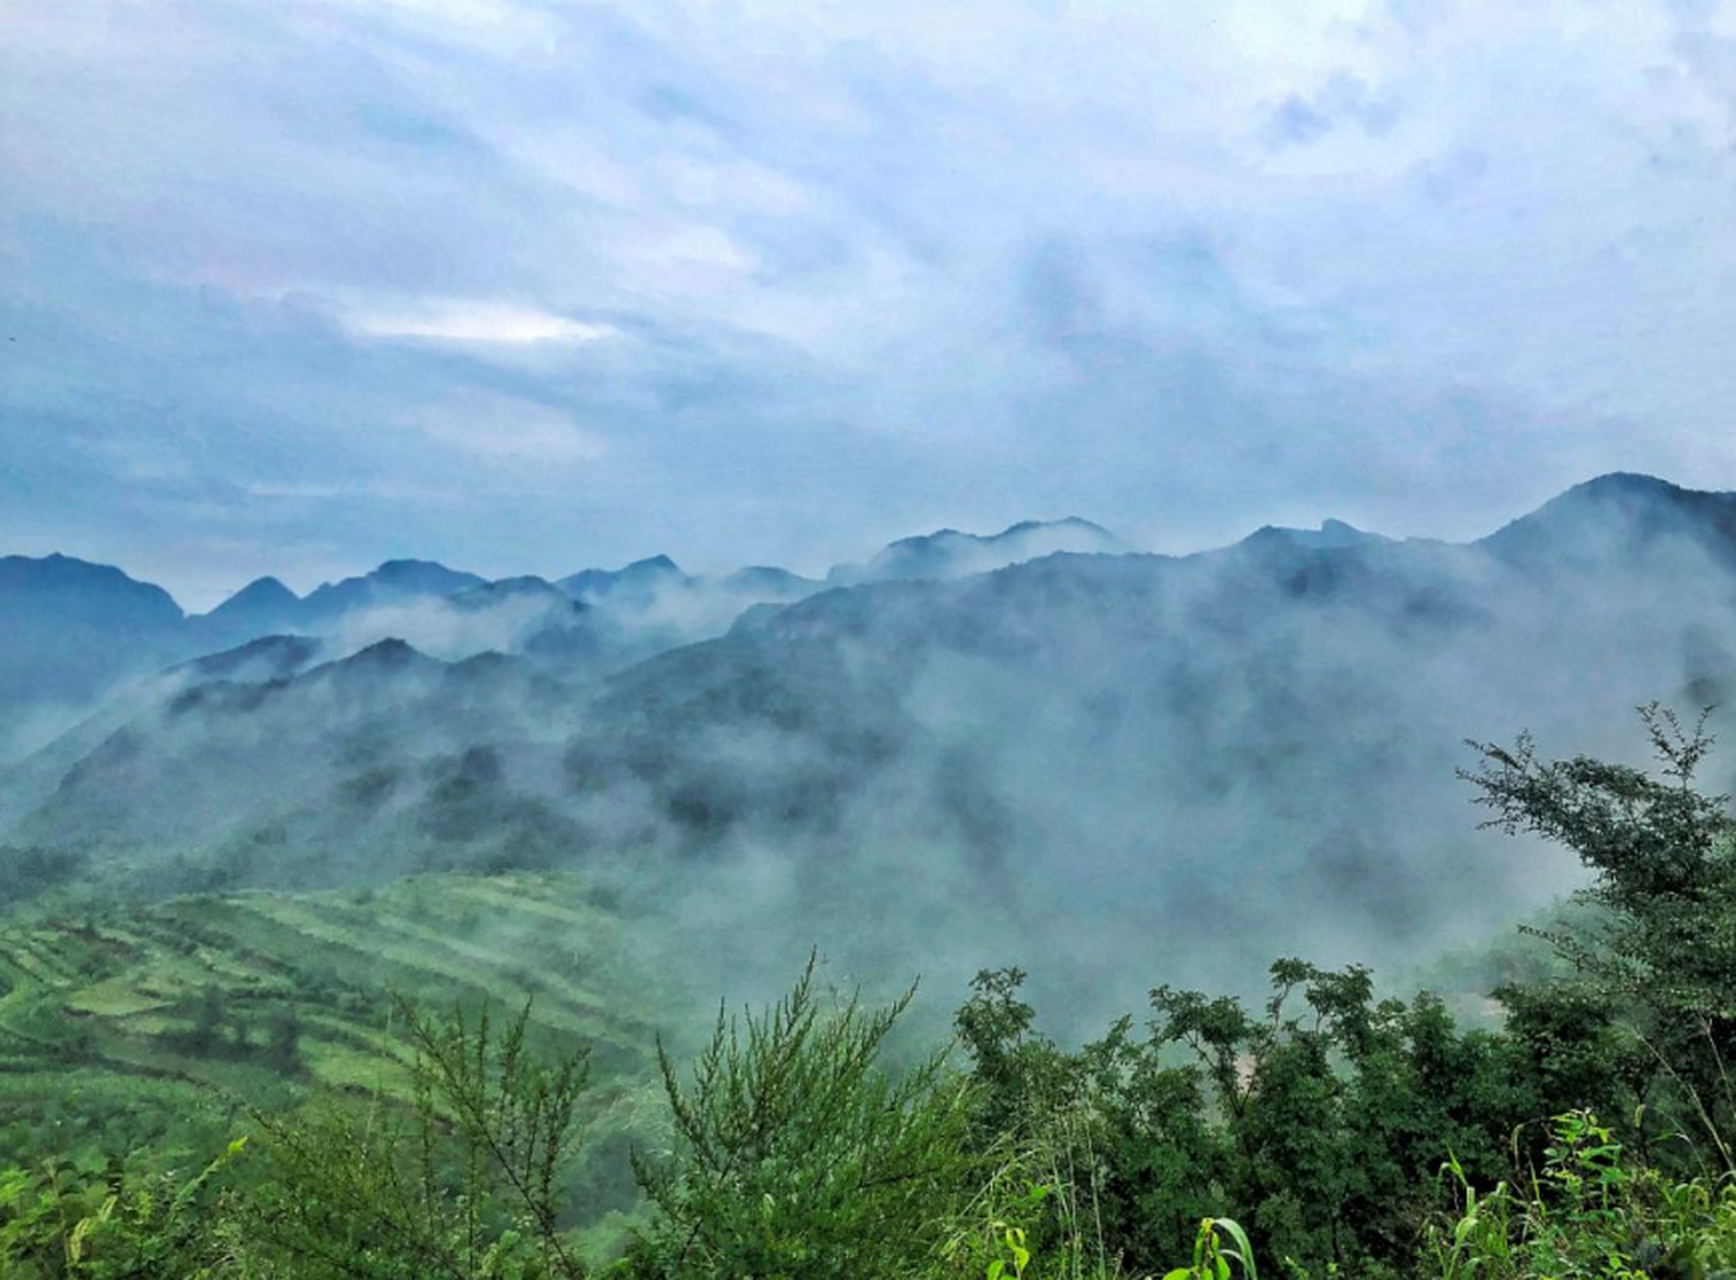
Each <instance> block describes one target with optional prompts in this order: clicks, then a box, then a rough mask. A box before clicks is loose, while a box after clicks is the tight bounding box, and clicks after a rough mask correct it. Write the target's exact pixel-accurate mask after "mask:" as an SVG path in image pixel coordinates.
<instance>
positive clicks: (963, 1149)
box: [0, 709, 1736, 1280]
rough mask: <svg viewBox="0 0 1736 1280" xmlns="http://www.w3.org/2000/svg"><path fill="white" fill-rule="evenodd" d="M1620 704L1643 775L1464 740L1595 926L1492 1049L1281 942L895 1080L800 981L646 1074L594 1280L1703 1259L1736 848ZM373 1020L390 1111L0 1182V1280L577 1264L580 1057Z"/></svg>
mask: <svg viewBox="0 0 1736 1280" xmlns="http://www.w3.org/2000/svg"><path fill="white" fill-rule="evenodd" d="M1646 718H1647V725H1648V728H1649V730H1650V732H1651V735H1652V740H1653V743H1654V746H1655V747H1656V748H1657V750H1658V752H1659V755H1660V758H1661V761H1662V764H1663V766H1664V768H1663V771H1662V777H1661V778H1653V777H1651V776H1649V775H1647V774H1645V773H1643V772H1641V771H1638V770H1633V769H1629V768H1625V767H1620V766H1611V765H1606V764H1602V763H1600V762H1596V761H1586V760H1573V761H1567V762H1556V763H1550V764H1545V763H1542V762H1539V761H1538V760H1537V759H1536V757H1535V755H1534V754H1533V752H1532V750H1531V747H1530V744H1529V743H1528V742H1527V741H1524V740H1522V741H1521V742H1520V743H1519V745H1518V747H1517V748H1516V749H1514V750H1512V751H1507V750H1503V749H1500V748H1496V747H1484V748H1482V752H1483V767H1482V768H1481V770H1480V771H1478V772H1477V773H1475V774H1474V775H1471V777H1472V780H1473V782H1474V783H1475V784H1476V786H1477V788H1478V795H1479V797H1480V798H1481V799H1482V800H1483V801H1484V802H1485V803H1487V804H1488V805H1490V806H1491V807H1492V808H1493V810H1494V812H1495V820H1496V822H1497V823H1498V824H1499V825H1503V826H1507V827H1510V828H1513V829H1516V830H1517V829H1529V830H1534V831H1538V832H1541V833H1542V834H1544V835H1546V836H1549V837H1551V838H1553V839H1556V840H1559V841H1561V842H1563V843H1565V844H1567V845H1569V846H1570V847H1572V848H1573V849H1575V850H1576V851H1577V852H1578V853H1579V854H1580V855H1581V857H1582V858H1583V859H1584V860H1585V861H1586V863H1587V865H1588V866H1589V867H1590V868H1591V869H1592V870H1593V871H1594V873H1595V875H1596V880H1595V883H1594V884H1593V886H1592V888H1591V889H1590V890H1589V891H1588V897H1589V898H1590V899H1591V900H1592V902H1593V904H1594V905H1595V906H1596V907H1597V908H1598V911H1597V913H1596V914H1595V916H1594V917H1593V918H1594V919H1595V920H1596V921H1598V922H1599V927H1598V930H1597V931H1595V932H1586V931H1579V932H1574V933H1570V934H1569V933H1563V934H1561V935H1560V936H1552V941H1554V942H1555V943H1556V944H1557V946H1558V947H1559V948H1560V950H1561V951H1562V953H1563V954H1564V955H1565V956H1566V957H1567V958H1568V959H1569V960H1570V961H1571V963H1572V966H1573V972H1574V977H1573V978H1572V979H1571V980H1569V981H1565V982H1562V983H1557V984H1554V985H1548V986H1540V987H1531V988H1523V989H1521V988H1510V989H1504V990H1503V991H1501V992H1500V993H1498V994H1499V998H1500V1000H1501V1001H1502V1003H1503V1004H1504V1005H1505V1007H1506V1010H1507V1013H1508V1017H1507V1019H1506V1024H1505V1026H1504V1027H1503V1028H1502V1029H1501V1030H1499V1031H1480V1030H1471V1031H1466V1030H1462V1029H1460V1028H1459V1027H1457V1026H1456V1025H1454V1023H1453V1020H1452V1018H1451V1017H1450V1016H1449V1015H1448V1014H1447V1012H1446V1010H1445V1008H1444V1007H1443V1006H1442V1005H1441V1003H1440V1002H1439V1001H1437V1000H1434V999H1432V998H1431V997H1428V996H1426V995H1424V996H1419V997H1417V998H1415V999H1413V1000H1410V1001H1408V1002H1401V1001H1396V1000H1388V999H1380V998H1378V996H1377V993H1376V991H1375V988H1374V984H1373V981H1372V979H1371V977H1370V975H1369V974H1368V973H1367V972H1366V971H1364V970H1362V969H1359V968H1355V967H1352V968H1349V969H1345V970H1340V971H1331V970H1324V969H1320V968H1317V967H1315V966H1312V965H1309V964H1306V963H1303V962H1301V961H1296V960H1285V961H1280V962H1279V963H1278V964H1276V965H1274V966H1273V969H1272V978H1273V990H1272V995H1271V998H1270V999H1269V1000H1268V1001H1267V1002H1266V1003H1265V1005H1264V1007H1263V1008H1260V1009H1257V1010H1249V1009H1248V1008H1246V1007H1245V1006H1244V1005H1243V1004H1242V1003H1241V1002H1240V1001H1238V1000H1235V999H1231V998H1227V997H1210V996H1207V995H1205V994H1202V993H1199V992H1188V991H1176V990H1173V989H1171V988H1169V987H1163V986H1160V987H1157V988H1155V989H1154V990H1153V991H1152V993H1151V1001H1150V1010H1149V1016H1148V1018H1147V1019H1146V1020H1145V1022H1144V1023H1143V1024H1142V1025H1140V1026H1138V1027H1136V1026H1135V1024H1134V1022H1133V1020H1132V1019H1125V1018H1124V1019H1122V1020H1120V1021H1118V1022H1116V1023H1115V1024H1113V1025H1112V1026H1111V1027H1110V1028H1109V1029H1108V1031H1107V1033H1106V1034H1105V1035H1104V1036H1103V1037H1102V1038H1100V1039H1099V1040H1097V1041H1095V1042H1093V1043H1090V1044H1087V1045H1085V1046H1084V1047H1082V1048H1079V1049H1069V1048H1065V1047H1063V1046H1061V1045H1058V1044H1056V1043H1054V1042H1053V1041H1051V1040H1049V1039H1048V1038H1046V1037H1044V1036H1043V1035H1041V1034H1040V1033H1039V1032H1038V1030H1037V1022H1036V1011H1035V1010H1034V1009H1033V1008H1032V1007H1031V1006H1029V1005H1028V1004H1027V1003H1025V1002H1024V1001H1023V999H1022V998H1021V983H1022V979H1023V975H1022V974H1021V973H1019V972H1018V971H1017V970H1000V971H991V972H985V973H984V974H982V975H980V976H979V978H978V980H977V982H976V984H975V989H974V994H973V996H972V998H971V999H970V1001H969V1002H968V1003H967V1004H966V1005H965V1006H964V1007H963V1008H962V1009H961V1010H960V1011H959V1015H958V1019H957V1027H958V1042H959V1047H960V1049H961V1050H962V1053H961V1055H960V1057H959V1059H958V1060H957V1061H956V1062H955V1063H952V1064H949V1061H948V1060H947V1058H946V1057H944V1056H934V1057H931V1058H927V1059H924V1060H922V1061H921V1062H919V1063H917V1064H916V1065H914V1066H909V1067H905V1068H904V1069H901V1070H891V1069H889V1068H888V1067H887V1066H886V1065H885V1064H884V1063H883V1061H882V1051H883V1049H884V1047H885V1043H886V1038H887V1036H888V1034H889V1032H890V1031H891V1030H892V1028H893V1026H894V1025H895V1023H896V1022H897V1019H898V1017H899V1015H900V1014H901V1012H902V1011H903V1009H904V1008H905V1006H906V1004H907V1003H908V1000H909V995H908V994H907V995H906V996H905V997H904V998H903V999H901V1000H899V1001H897V1002H895V1003H894V1004H893V1005H892V1006H891V1007H889V1008H886V1009H880V1010H875V1009H868V1008H866V1007H863V1006H861V1005H859V1004H858V1003H857V1002H856V1001H855V1000H853V999H845V1000H843V1001H842V1002H836V1003H834V1002H828V1001H824V1000H821V999H820V998H819V997H818V996H817V995H816V993H815V989H814V970H813V965H812V963H810V965H809V967H808V969H807V970H806V971H805V972H804V973H803V974H802V976H801V977H800V978H799V979H798V981H797V983H796V985H795V987H794V989H793V990H792V991H791V993H790V995H789V996H788V997H786V998H785V999H784V1000H783V1001H782V1002H780V1003H779V1004H777V1005H775V1006H774V1007H772V1008H770V1009H768V1010H765V1011H763V1012H761V1013H758V1014H748V1015H745V1016H743V1017H742V1018H739V1019H731V1018H729V1017H726V1016H722V1015H720V1018H719V1021H718V1023H717V1026H716V1028H715V1030H714V1033H713V1036H712V1039H711V1041H710V1043H709V1045H708V1046H707V1047H706V1048H705V1049H704V1050H702V1051H701V1053H700V1054H699V1056H698V1059H697V1061H696V1063H695V1064H694V1066H693V1068H692V1069H691V1071H690V1072H684V1071H682V1070H681V1069H680V1068H678V1067H677V1066H676V1064H675V1063H674V1062H673V1061H672V1060H671V1059H670V1058H669V1056H668V1055H667V1054H660V1055H659V1061H660V1065H661V1068H662V1078H663V1084H664V1091H665V1102H666V1107H667V1126H666V1133H667V1139H666V1141H664V1142H661V1143H659V1144H658V1145H659V1148H660V1149H658V1150H654V1151H650V1152H644V1153H641V1155H640V1156H639V1157H638V1159H637V1160H636V1162H635V1167H636V1173H637V1176H638V1179H639V1181H640V1184H641V1185H642V1187H643V1188H644V1191H645V1193H646V1196H647V1198H648V1201H649V1203H650V1206H651V1213H650V1215H649V1217H648V1219H647V1220H646V1223H645V1225H644V1226H643V1229H642V1230H641V1231H640V1232H639V1233H638V1235H637V1238H636V1239H635V1240H634V1242H633V1243H632V1245H631V1246H630V1247H629V1248H628V1249H627V1251H626V1254H625V1256H624V1257H621V1258H617V1259H615V1260H613V1261H608V1260H592V1262H591V1264H590V1265H591V1266H593V1267H596V1268H597V1270H595V1271H592V1272H591V1273H592V1274H613V1275H616V1276H618V1277H632V1278H633V1280H658V1278H668V1280H677V1278H679V1280H687V1278H689V1277H693V1278H703V1280H724V1278H725V1277H749V1276H752V1277H760V1278H761V1280H776V1278H782V1280H808V1278H809V1277H812V1278H813V1280H820V1278H821V1277H836V1276H843V1275H864V1276H874V1277H889V1278H897V1277H912V1278H916V1277H927V1278H930V1280H978V1278H979V1277H980V1278H981V1280H1007V1277H1014V1278H1015V1280H1039V1278H1042V1280H1049V1278H1051V1277H1053V1278H1056V1280H1059V1278H1062V1277H1067V1278H1070V1280H1083V1278H1085V1277H1092V1278H1094V1280H1108V1278H1110V1277H1133V1276H1163V1277H1165V1280H1232V1277H1241V1276H1246V1277H1248V1278H1249V1280H1258V1273H1259V1271H1261V1270H1264V1271H1265V1272H1266V1273H1267V1274H1268V1275H1269V1276H1273V1275H1276V1276H1279V1277H1282V1278H1284V1280H1303V1278H1305V1277H1327V1276H1357V1277H1374V1278H1379V1277H1388V1276H1392V1277H1398V1276H1440V1277H1442V1280H1460V1278H1468V1277H1493V1278H1494V1280H1532V1278H1536V1280H1544V1278H1549V1277H1561V1278H1566V1277H1578V1276H1596V1277H1606V1278H1608V1280H1634V1278H1637V1277H1648V1278H1650V1280H1676V1278H1684V1280H1713V1277H1717V1276H1721V1275H1730V1274H1732V1271H1733V1268H1736V1190H1733V1189H1732V1185H1731V1183H1730V1181H1729V1179H1730V1176H1731V1174H1730V1165H1731V1157H1730V1147H1729V1145H1728V1144H1727V1142H1726V1140H1725V1137H1724V1135H1726V1134H1728V1133H1730V1132H1732V1129H1731V1124H1732V1121H1736V1097H1733V1094H1732V1089H1731V1084H1730V1081H1729V1078H1728V1073H1727V1070H1726V1065H1725V1064H1726V1063H1727V1062H1728V1061H1729V1058H1730V1053H1731V1052H1732V1051H1733V1050H1736V944H1732V943H1730V941H1729V940H1730V939H1731V938H1732V937H1736V852H1733V845H1732V840H1731V825H1730V820H1729V819H1728V817H1727V816H1726V814H1727V810H1728V804H1727V802H1726V800H1725V799H1724V798H1723V797H1715V796H1714V797H1708V796H1704V795H1702V794H1700V793H1699V792H1698V791H1697V790H1695V788H1694V786H1693V776H1694V772H1695V769H1696V767H1697V766H1698V765H1699V764H1700V762H1701V760H1702V758H1703V757H1704V755H1705V753H1706V750H1707V747H1708V745H1709V744H1708V742H1707V740H1706V739H1705V737H1704V735H1703V734H1702V733H1700V732H1699V731H1698V730H1697V729H1696V730H1684V729H1683V728H1682V726H1681V725H1679V724H1678V723H1677V722H1676V721H1675V720H1674V719H1673V718H1671V717H1669V716H1668V715H1667V714H1666V713H1662V712H1658V711H1656V710H1655V709H1648V711H1647V712H1646ZM401 1018H402V1022H403V1024H404V1025H405V1027H406V1028H407V1034H408V1036H409V1039H410V1040H411V1042H412V1043H413V1044H414V1046H415V1049H416V1058H415V1065H414V1069H413V1078H414V1088H413V1090H412V1091H411V1092H410V1093H409V1095H408V1096H407V1097H403V1096H385V1095H377V1096H375V1097H373V1098H371V1099H364V1100H360V1101H358V1102H356V1103H354V1104H353V1105H349V1106H343V1107H337V1108H334V1109H331V1110H328V1111H325V1112H322V1113H319V1114H315V1115H311V1116H310V1115H302V1114H284V1113H275V1114H257V1115H255V1116H254V1117H253V1120H252V1122H251V1124H250V1125H249V1137H250V1139H251V1140H250V1141H248V1142H246V1143H245V1146H244V1145H243V1143H241V1142H237V1143H236V1144H235V1145H234V1146H232V1147H231V1148H229V1150H228V1152H227V1153H225V1154H224V1155H223V1156H222V1158H221V1159H219V1160H217V1161H215V1162H211V1163H209V1164H204V1165H196V1166H194V1172H193V1175H192V1176H190V1177H184V1178H177V1177H176V1176H174V1175H172V1174H171V1175H164V1174H162V1173H160V1172H147V1171H145V1166H143V1165H141V1164H139V1163H138V1162H134V1161H129V1160H127V1159H124V1158H119V1159H114V1160H111V1161H108V1162H103V1163H99V1164H98V1165H95V1166H80V1165H76V1164H69V1163H67V1162H64V1161H53V1160H50V1161H42V1160H32V1161H27V1162H25V1163H24V1164H22V1165H21V1166H20V1167H18V1168H15V1169H12V1170H10V1171H6V1172H4V1173H0V1275H3V1276H5V1277H7V1278H8V1280H10V1278H11V1277H13V1276H18V1277H22V1278H24V1280H38V1278H42V1280H47V1278H50V1277H55V1278H58V1277H70V1276H89V1277H116V1278H118V1277H141V1278H148V1277H257V1278H259V1280H266V1278H275V1277H285V1278H287V1277H298V1278H299V1277H312V1278H314V1280H325V1278H330V1280H337V1278H338V1277H355V1278H358V1280H409V1278H410V1277H424V1276H432V1277H448V1278H449V1280H545V1278H546V1280H573V1278H574V1277H578V1276H581V1275H584V1274H586V1273H587V1269H588V1268H587V1263H586V1261H584V1260H583V1259H582V1257H581V1254H582V1250H581V1249H580V1247H579V1245H578V1241H577V1233H576V1232H575V1225H576V1223H577V1222H578V1220H579V1217H580V1215H579V1213H578V1209H579V1206H576V1205H574V1204H573V1203H571V1199H570V1196H567V1195H566V1194H565V1193H563V1191H562V1188H563V1187H567V1186H570V1185H571V1183H570V1181H568V1180H565V1179H563V1176H562V1174H563V1170H565V1169H566V1168H567V1167H568V1166H569V1164H570V1163H571V1162H572V1161H573V1160H574V1159H575V1158H576V1157H577V1156H578V1154H579V1152H580V1151H581V1149H582V1142H581V1139H582V1136H583V1135H582V1134H581V1132H580V1126H579V1125H578V1123H577V1120H576V1116H577V1115H578V1114H579V1104H580V1100H581V1097H582V1096H583V1092H584V1089H585V1084H586V1065H587V1064H586V1061H585V1055H584V1052H583V1050H582V1049H578V1050H574V1051H572V1052H569V1053H566V1054H564V1055H563V1054H560V1053H553V1054H551V1053H550V1052H549V1051H547V1050H546V1049H545V1050H541V1051H538V1050H536V1049H533V1047H532V1045H531V1044H530V1043H529V1042H528V1040H527V1037H526V1026H527V1018H526V1016H523V1015H521V1016H520V1017H519V1018H517V1019H516V1020H512V1021H509V1022H508V1023H507V1024H506V1025H505V1026H504V1027H499V1026H497V1025H494V1024H491V1023H490V1022H489V1021H488V1020H487V1019H486V1018H485V1017H479V1016H477V1015H475V1014H470V1015H466V1014H465V1013H464V1012H462V1011H459V1010H455V1011H454V1012H452V1013H451V1014H449V1015H446V1016H443V1017H440V1016H433V1015H429V1014H426V1013H423V1012H421V1011H419V1010H418V1009H417V1008H415V1007H413V1006H409V1005H406V1006H405V1007H404V1008H403V1010H402V1014H401ZM1597 1115H1601V1116H1605V1117H1609V1118H1611V1121H1610V1122H1609V1123H1605V1122H1603V1121H1599V1120H1598V1119H1596V1118H1595V1117H1596V1116H1597ZM1225 1214H1227V1215H1229V1216H1228V1217H1224V1216H1221V1215H1225ZM1190 1259H1191V1261H1190ZM1177 1262H1180V1263H1181V1265H1180V1266H1175V1263H1177Z"/></svg>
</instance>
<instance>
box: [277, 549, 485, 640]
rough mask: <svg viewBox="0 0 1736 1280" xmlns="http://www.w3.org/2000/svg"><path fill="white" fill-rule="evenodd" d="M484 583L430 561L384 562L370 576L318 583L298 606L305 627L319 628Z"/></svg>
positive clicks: (483, 579) (437, 597)
mask: <svg viewBox="0 0 1736 1280" xmlns="http://www.w3.org/2000/svg"><path fill="white" fill-rule="evenodd" d="M486 581H487V579H485V578H481V577H478V576H477V575H476V574H474V573H464V572H461V571H459V570H457V569H448V568H447V567H446V566H445V565H443V564H437V563H435V562H434V561H432V560H388V561H386V562H385V563H384V564H382V565H381V566H380V567H379V568H378V569H375V570H374V571H373V572H372V573H366V574H361V575H359V576H357V577H353V578H345V579H343V581H341V582H336V583H332V582H326V583H321V584H320V585H319V586H318V587H315V588H314V589H313V590H312V591H311V592H309V593H308V596H307V598H306V599H305V600H303V601H302V602H301V609H302V616H303V619H304V623H305V625H308V626H313V627H319V626H321V625H326V624H329V623H331V622H332V621H334V620H335V619H337V618H340V617H343V616H345V615H350V614H355V613H357V612H360V611H361V610H364V609H371V608H378V607H379V606H381V605H392V604H403V603H405V602H406V601H411V600H424V599H441V598H443V597H445V596H451V595H456V594H458V592H460V591H465V590H468V589H469V588H471V587H480V586H482V585H483V584H484V583H485V582H486Z"/></svg>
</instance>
